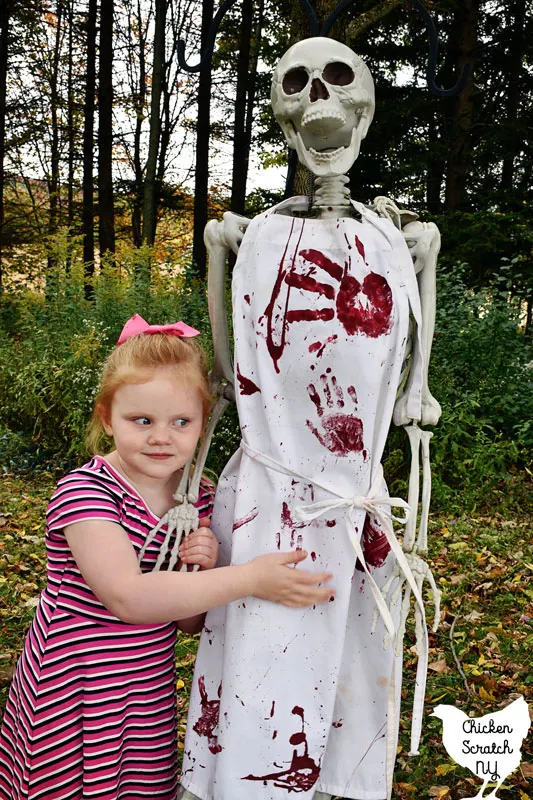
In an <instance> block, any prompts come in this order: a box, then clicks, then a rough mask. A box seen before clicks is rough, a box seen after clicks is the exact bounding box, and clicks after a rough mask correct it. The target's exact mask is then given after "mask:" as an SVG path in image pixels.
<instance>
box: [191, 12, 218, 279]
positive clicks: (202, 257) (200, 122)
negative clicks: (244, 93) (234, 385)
mask: <svg viewBox="0 0 533 800" xmlns="http://www.w3.org/2000/svg"><path fill="white" fill-rule="evenodd" d="M213 7H214V4H213V0H203V3H202V37H201V42H202V45H201V52H202V54H203V52H204V50H205V44H206V38H207V33H208V31H209V27H210V25H211V20H212V19H213ZM210 112H211V64H209V66H208V67H206V68H205V69H203V70H202V71H201V72H200V81H199V86H198V117H197V123H196V173H195V181H194V241H193V250H192V260H193V265H194V267H195V268H196V270H197V272H198V275H199V277H200V278H201V279H202V280H205V278H206V274H207V258H206V251H205V245H204V228H205V226H206V225H207V192H208V189H209V134H210Z"/></svg>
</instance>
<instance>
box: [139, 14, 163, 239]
mask: <svg viewBox="0 0 533 800" xmlns="http://www.w3.org/2000/svg"><path fill="white" fill-rule="evenodd" d="M166 14H167V0H156V3H155V31H154V66H153V71H152V98H151V103H150V139H149V146H148V160H147V163H146V174H145V178H144V199H143V233H142V240H143V242H144V243H145V244H149V245H153V243H154V241H155V231H156V222H157V206H158V199H159V197H158V195H159V191H158V189H159V187H158V185H157V155H158V152H159V144H160V139H161V92H162V85H163V77H164V65H165V25H166Z"/></svg>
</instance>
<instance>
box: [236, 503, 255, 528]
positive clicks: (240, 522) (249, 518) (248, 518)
mask: <svg viewBox="0 0 533 800" xmlns="http://www.w3.org/2000/svg"><path fill="white" fill-rule="evenodd" d="M258 514H259V511H258V509H257V506H255V507H254V508H252V510H251V511H250V513H249V514H246V516H245V517H241V518H240V519H236V520H235V522H234V523H233V530H234V531H236V530H237V528H241V527H242V526H243V525H246V523H247V522H251V521H252V520H253V519H255V518H256V517H257V515H258Z"/></svg>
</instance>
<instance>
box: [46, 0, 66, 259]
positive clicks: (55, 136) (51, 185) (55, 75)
mask: <svg viewBox="0 0 533 800" xmlns="http://www.w3.org/2000/svg"><path fill="white" fill-rule="evenodd" d="M62 23H63V3H62V0H58V3H57V7H56V37H55V43H54V52H53V56H52V65H51V73H50V121H51V141H50V175H49V178H48V196H49V202H50V213H49V217H48V236H49V237H50V238H51V237H53V236H54V234H55V233H56V232H57V229H58V224H59V120H58V106H59V95H58V79H59V59H60V51H61V26H62ZM53 266H54V258H53V257H52V256H51V255H49V256H48V270H49V271H50V269H51V268H52V267H53Z"/></svg>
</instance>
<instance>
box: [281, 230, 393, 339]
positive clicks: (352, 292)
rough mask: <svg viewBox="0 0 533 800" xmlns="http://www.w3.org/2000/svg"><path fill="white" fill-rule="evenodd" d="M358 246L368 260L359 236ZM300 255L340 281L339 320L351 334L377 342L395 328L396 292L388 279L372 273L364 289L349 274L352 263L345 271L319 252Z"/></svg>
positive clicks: (302, 251) (308, 251)
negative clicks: (392, 321) (391, 288)
mask: <svg viewBox="0 0 533 800" xmlns="http://www.w3.org/2000/svg"><path fill="white" fill-rule="evenodd" d="M355 243H356V247H357V249H358V251H359V253H360V254H361V255H362V257H363V258H364V256H365V251H364V246H363V244H362V242H361V241H360V240H359V239H358V237H357V236H356V237H355ZM300 255H301V256H302V258H304V259H305V260H306V261H309V262H310V263H312V264H315V266H317V267H320V269H323V270H325V271H326V272H327V273H328V274H329V275H331V277H332V278H334V279H335V280H337V281H339V291H338V294H337V299H336V303H335V305H336V310H337V317H338V319H339V321H340V322H341V323H342V325H343V326H344V328H345V329H346V332H347V333H348V334H350V335H354V334H356V333H362V334H364V335H365V336H370V337H372V338H377V337H378V336H382V335H383V334H385V333H388V331H389V330H390V328H391V313H392V305H393V303H392V292H391V290H390V286H389V284H388V283H387V281H386V280H385V278H383V277H381V275H378V274H377V273H375V272H369V273H368V275H367V276H366V277H365V278H364V280H363V284H362V286H361V283H360V282H359V281H358V280H357V278H355V277H354V276H353V275H350V274H349V266H350V265H349V262H346V263H345V265H344V268H343V267H341V265H340V264H336V263H335V262H334V261H331V260H330V259H329V258H328V257H327V256H325V255H324V254H323V253H321V252H320V251H319V250H301V251H300ZM365 263H366V262H365ZM361 294H362V297H361V296H360V295H361ZM295 321H296V319H295Z"/></svg>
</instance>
